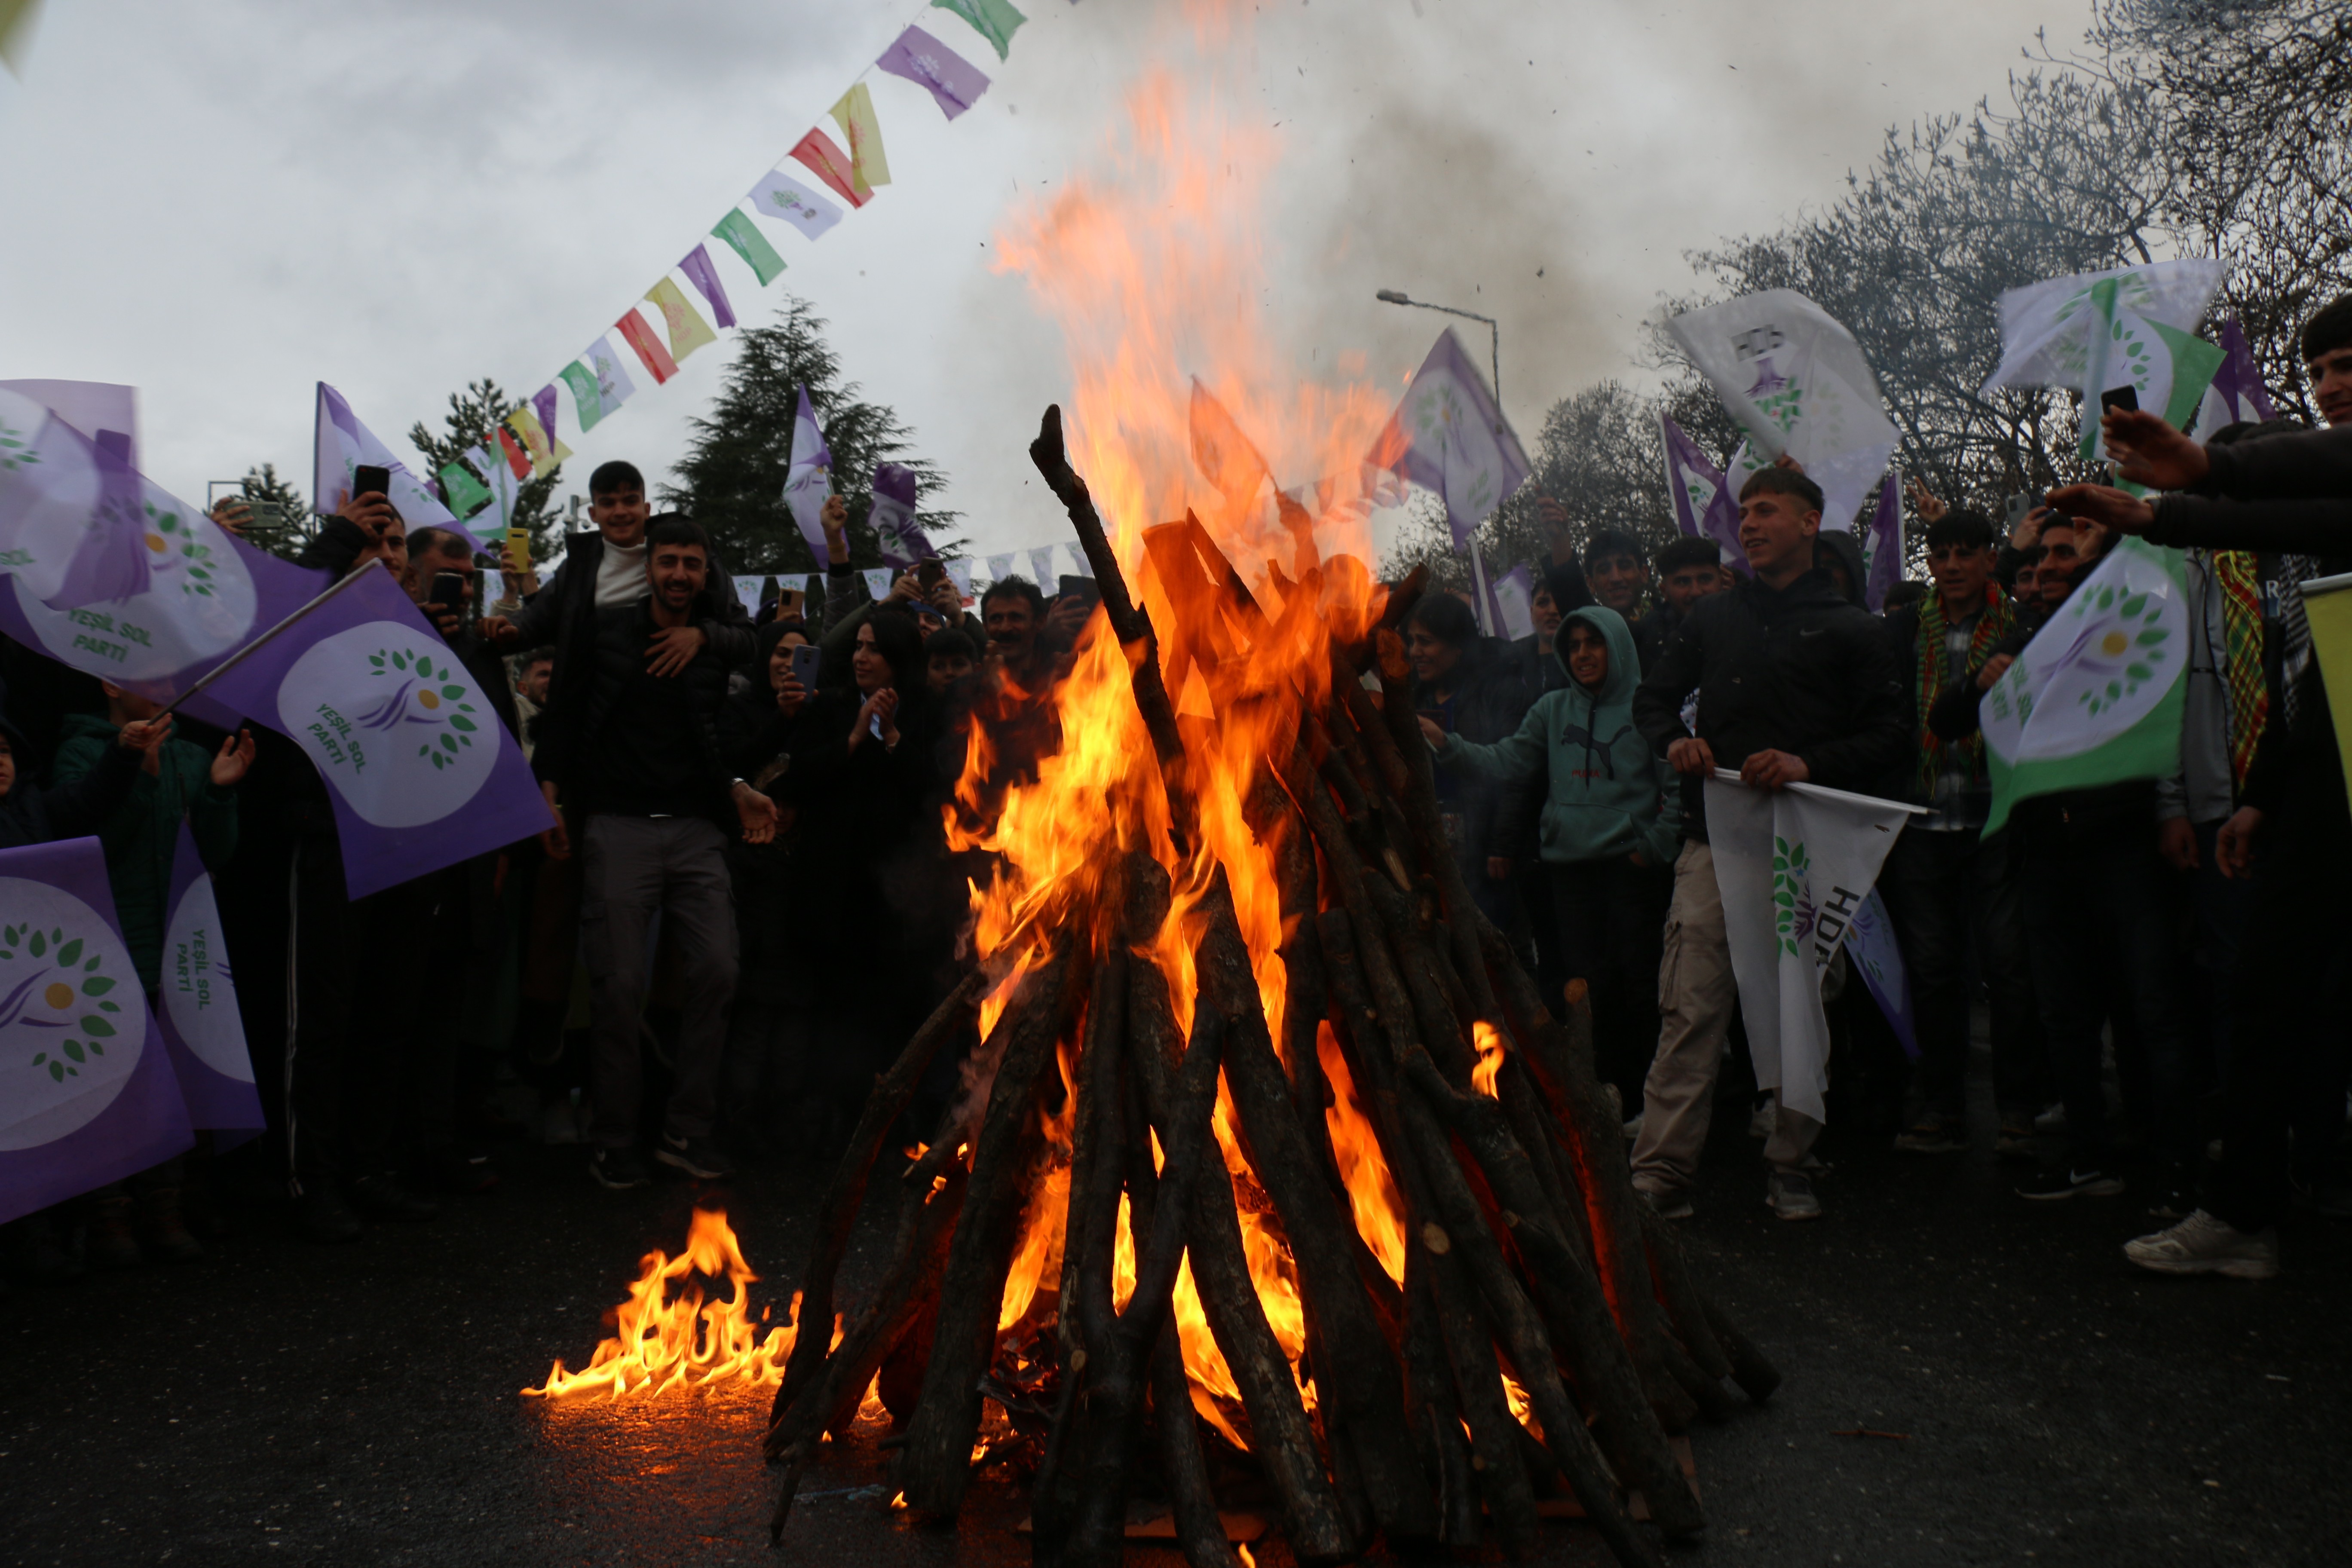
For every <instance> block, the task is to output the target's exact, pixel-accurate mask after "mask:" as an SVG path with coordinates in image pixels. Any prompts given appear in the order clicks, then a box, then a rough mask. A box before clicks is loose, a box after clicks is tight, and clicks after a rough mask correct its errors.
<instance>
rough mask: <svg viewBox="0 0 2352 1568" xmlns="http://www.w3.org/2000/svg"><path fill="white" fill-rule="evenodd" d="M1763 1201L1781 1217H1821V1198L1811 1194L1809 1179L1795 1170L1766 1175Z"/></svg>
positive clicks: (1811, 1187)
mask: <svg viewBox="0 0 2352 1568" xmlns="http://www.w3.org/2000/svg"><path fill="white" fill-rule="evenodd" d="M1764 1201H1765V1202H1766V1203H1767V1204H1769V1205H1771V1208H1772V1212H1773V1213H1774V1214H1776V1215H1780V1217H1781V1218H1782V1219H1819V1218H1821V1217H1822V1200H1821V1199H1819V1198H1817V1197H1815V1196H1813V1184H1812V1182H1811V1179H1810V1178H1809V1177H1806V1176H1804V1175H1801V1174H1800V1173H1797V1172H1795V1171H1774V1172H1772V1173H1770V1174H1769V1175H1768V1176H1766V1177H1765V1178H1764Z"/></svg>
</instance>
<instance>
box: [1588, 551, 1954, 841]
mask: <svg viewBox="0 0 2352 1568" xmlns="http://www.w3.org/2000/svg"><path fill="white" fill-rule="evenodd" d="M1694 687H1696V689H1697V690H1698V735H1699V738H1700V739H1701V740H1703V741H1705V742H1706V743H1707V745H1708V747H1709V748H1710V749H1711V750H1712V751H1713V752H1715V762H1716V765H1717V767H1722V768H1734V769H1736V768H1738V766H1739V765H1740V763H1743V762H1745V761H1746V760H1747V759H1748V757H1750V756H1751V755H1753V754H1754V753H1756V752H1793V753H1795V754H1796V755H1797V756H1799V757H1801V758H1803V759H1804V763H1805V766H1806V768H1807V770H1808V771H1809V772H1810V773H1811V782H1812V783H1814V784H1822V785H1824V786H1826V787H1828V788H1830V789H1843V790H1852V791H1853V792H1855V793H1857V794H1861V795H1889V794H1891V793H1892V792H1894V791H1897V790H1900V789H1901V787H1902V778H1903V765H1904V762H1905V760H1906V756H1907V755H1908V753H1909V751H1910V743H1911V738H1910V734H1909V732H1908V731H1906V729H1905V727H1904V722H1903V718H1904V708H1903V681H1902V679H1901V677H1900V675H1899V674H1898V673H1897V672H1896V670H1895V655H1894V651H1893V650H1892V649H1891V648H1889V647H1887V643H1886V628H1885V625H1884V624H1883V623H1882V622H1881V621H1880V620H1879V618H1878V617H1877V616H1874V615H1872V614H1871V613H1870V612H1869V611H1867V610H1865V609H1864V608H1862V607H1861V606H1860V605H1853V604H1849V603H1848V602H1847V601H1846V600H1845V599H1844V598H1843V597H1842V596H1841V595H1839V593H1838V591H1837V589H1836V588H1835V587H1833V586H1832V584H1831V583H1830V576H1829V574H1828V573H1826V572H1822V571H1818V570H1816V571H1811V572H1807V573H1805V574H1802V575H1801V576H1800V577H1798V578H1797V580H1796V581H1795V582H1793V583H1791V584H1789V585H1788V586H1787V587H1786V588H1783V589H1780V590H1778V591H1777V592H1776V591H1775V590H1773V589H1770V588H1768V587H1766V586H1765V585H1764V584H1761V583H1759V582H1758V581H1757V580H1756V579H1755V578H1753V577H1743V578H1741V579H1740V580H1739V582H1738V583H1737V584H1734V585H1733V586H1732V588H1731V589H1730V590H1729V591H1728V592H1727V593H1721V594H1710V595H1707V596H1706V598H1704V599H1700V600H1698V601H1697V602H1696V603H1695V604H1693V605H1691V607H1690V612H1689V613H1688V614H1687V615H1685V616H1684V617H1683V619H1682V624H1681V625H1679V626H1676V627H1675V635H1674V636H1673V637H1671V638H1670V639H1668V641H1667V643H1666V647H1665V650H1664V652H1663V653H1662V654H1660V655H1659V657H1658V662H1657V663H1656V665H1655V666H1654V667H1653V668H1651V670H1650V672H1649V674H1648V675H1646V676H1644V677H1643V680H1642V688H1641V689H1640V690H1639V691H1636V692H1635V693H1634V694H1633V721H1634V722H1635V723H1637V724H1639V725H1640V726H1641V727H1642V733H1643V735H1645V736H1647V737H1648V738H1649V742H1650V744H1651V745H1652V746H1654V747H1655V748H1656V749H1657V752H1658V754H1659V755H1661V756H1664V754H1665V752H1666V749H1667V748H1668V747H1669V746H1671V745H1672V744H1673V743H1674V742H1675V741H1677V740H1679V739H1680V738H1682V737H1683V736H1684V735H1685V734H1687V733H1688V732H1689V731H1685V729H1684V728H1683V721H1682V705H1683V699H1684V697H1685V695H1686V694H1688V693H1689V692H1690V690H1691V689H1693V688H1694ZM1703 783H1704V781H1703V778H1702V776H1701V775H1697V774H1685V775H1684V777H1683V837H1685V838H1690V839H1696V840H1697V841H1698V842H1700V843H1705V842H1706V792H1705V790H1704V788H1703V787H1702V786H1703Z"/></svg>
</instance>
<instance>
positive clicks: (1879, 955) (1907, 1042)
mask: <svg viewBox="0 0 2352 1568" xmlns="http://www.w3.org/2000/svg"><path fill="white" fill-rule="evenodd" d="M1845 945H1846V950H1847V951H1848V952H1851V953H1852V954H1853V966H1854V967H1855V968H1856V969H1858V970H1860V971H1861V972H1862V983H1863V984H1864V985H1867V986H1868V987H1870V994H1871V995H1872V997H1873V998H1874V999H1875V1000H1876V1001H1877V1003H1878V1010H1879V1011H1880V1012H1882V1013H1884V1014H1885V1015H1886V1021H1887V1023H1888V1024H1889V1025H1891V1026H1893V1027H1894V1030H1895V1039H1897V1040H1898V1041H1900V1042H1902V1046H1903V1054H1904V1055H1905V1056H1907V1057H1909V1058H1911V1059H1912V1060H1913V1061H1915V1062H1916V1061H1917V1060H1918V1059H1919V1041H1918V1037H1917V1036H1916V1034H1915V1033H1914V1031H1913V1029H1912V1026H1911V976H1910V974H1909V973H1907V972H1906V970H1905V969H1904V967H1903V948H1902V945H1901V944H1900V943H1898V942H1896V941H1895V921H1894V920H1893V918H1892V917H1890V916H1889V915H1888V914H1887V912H1886V904H1885V900H1881V899H1880V898H1879V896H1878V889H1876V888H1873V889H1870V892H1869V894H1868V895H1867V896H1866V897H1864V899H1863V900H1862V905H1861V907H1860V908H1859V909H1857V910H1854V912H1853V919H1852V920H1850V921H1847V922H1846V928H1845Z"/></svg>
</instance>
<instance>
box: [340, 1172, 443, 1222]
mask: <svg viewBox="0 0 2352 1568" xmlns="http://www.w3.org/2000/svg"><path fill="white" fill-rule="evenodd" d="M352 1202H354V1203H356V1204H358V1205H359V1206H360V1209H361V1211H362V1213H365V1214H366V1215H370V1216H371V1217H372V1218H375V1219H404V1220H420V1219H437V1218H438V1217H440V1214H441V1205H439V1204H436V1203H435V1202H434V1201H433V1200H432V1199H431V1198H425V1197H419V1196H417V1195H416V1194H415V1193H412V1192H410V1191H409V1190H408V1189H407V1188H406V1187H404V1186H402V1185H401V1184H399V1183H398V1182H396V1181H394V1179H393V1178H392V1177H390V1176H388V1175H386V1174H384V1173H383V1172H381V1171H373V1172H370V1173H368V1174H366V1175H364V1176H353V1177H352Z"/></svg>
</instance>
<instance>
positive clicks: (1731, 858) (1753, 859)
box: [1706, 768, 1924, 1121]
mask: <svg viewBox="0 0 2352 1568" xmlns="http://www.w3.org/2000/svg"><path fill="white" fill-rule="evenodd" d="M1923 809H1924V808H1923V807H1920V806H1916V805H1903V804H1902V803H1900V802H1898V801H1892V800H1879V799H1876V798H1874V796H1871V795H1848V794H1847V793H1846V792H1845V791H1843V790H1837V789H1823V788H1822V787H1821V786H1820V785H1818V784H1790V785H1789V786H1788V787H1787V788H1786V789H1773V790H1766V789H1750V788H1749V787H1748V786H1747V785H1746V784H1741V783H1740V782H1739V775H1738V773H1733V772H1732V771H1731V770H1730V769H1728V768H1717V769H1716V770H1715V774H1714V776H1713V777H1712V778H1709V779H1708V780H1707V781H1706V837H1707V845H1708V848H1709V850H1710V852H1711V853H1712V855H1713V857H1714V860H1715V881H1716V887H1717V889H1718V890H1719V891H1721V893H1722V894H1723V929H1724V937H1725V940H1726V942H1727V944H1728V945H1729V946H1730V948H1731V973H1732V976H1733V978H1735V979H1736V980H1738V982H1739V1016H1740V1017H1741V1018H1742V1019H1743V1020H1744V1021H1745V1022H1746V1023H1747V1025H1748V1054H1749V1055H1750V1056H1752V1057H1753V1058H1755V1062H1756V1083H1757V1086H1758V1087H1759V1088H1760V1089H1778V1090H1780V1105H1781V1108H1782V1109H1783V1110H1792V1111H1795V1112H1796V1113H1797V1114H1798V1115H1800V1116H1805V1117H1810V1118H1811V1119H1812V1120H1813V1121H1828V1120H1829V1112H1828V1110H1826V1109H1825V1107H1824V1105H1823V1103H1822V1102H1823V1099H1824V1097H1825V1096H1826V1095H1827V1093H1828V1090H1829V1082H1830V1068H1829V1062H1830V1025H1829V1016H1828V1015H1827V1014H1826V1013H1825V1012H1823V1011H1822V975H1823V974H1824V973H1826V972H1827V971H1828V969H1829V966H1830V963H1831V961H1832V959H1834V958H1835V957H1836V956H1837V952H1838V947H1839V944H1840V943H1842V942H1844V940H1845V937H1846V932H1847V931H1848V930H1849V929H1850V928H1851V927H1852V926H1853V923H1854V921H1856V920H1858V919H1861V918H1862V917H1863V909H1864V901H1865V900H1868V898H1869V897H1870V889H1871V887H1872V885H1873V884H1874V883H1875V882H1876V881H1877V880H1878V868H1879V867H1880V866H1881V865H1882V864H1884V863H1885V859H1886V852H1887V851H1888V850H1890V849H1892V848H1894V847H1895V835H1897V834H1898V833H1900V832H1902V830H1903V824H1904V822H1905V821H1906V819H1907V818H1909V817H1911V816H1915V815H1916V814H1918V813H1919V812H1921V811H1922V810H1923Z"/></svg>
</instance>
